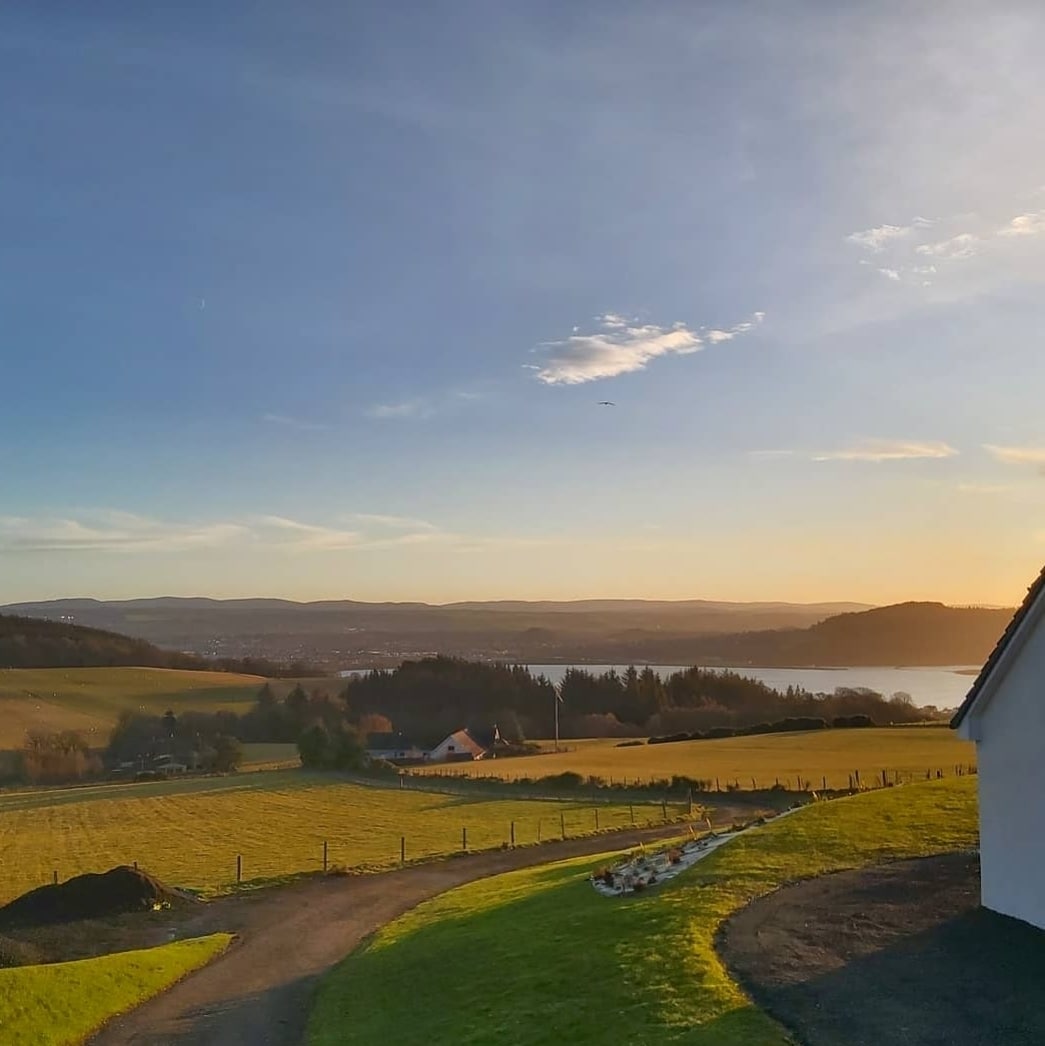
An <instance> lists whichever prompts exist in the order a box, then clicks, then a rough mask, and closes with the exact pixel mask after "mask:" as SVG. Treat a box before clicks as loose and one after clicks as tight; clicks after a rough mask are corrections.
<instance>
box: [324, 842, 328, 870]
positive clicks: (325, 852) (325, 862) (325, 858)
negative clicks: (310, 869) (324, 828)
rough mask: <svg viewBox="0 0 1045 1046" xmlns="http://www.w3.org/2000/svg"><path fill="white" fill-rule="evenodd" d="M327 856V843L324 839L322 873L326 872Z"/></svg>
mask: <svg viewBox="0 0 1045 1046" xmlns="http://www.w3.org/2000/svg"><path fill="white" fill-rule="evenodd" d="M327 855H328V850H327V841H326V839H324V840H323V871H324V872H325V871H326V870H327V865H328V862H327Z"/></svg>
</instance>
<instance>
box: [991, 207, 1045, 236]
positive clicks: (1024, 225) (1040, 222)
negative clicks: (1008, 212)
mask: <svg viewBox="0 0 1045 1046" xmlns="http://www.w3.org/2000/svg"><path fill="white" fill-rule="evenodd" d="M998 235H999V236H1042V235H1045V211H1034V212H1033V213H1031V214H1017V215H1016V217H1015V218H1013V219H1012V221H1010V222H1009V224H1008V225H1005V226H1003V227H1002V228H1000V229H999V230H998Z"/></svg>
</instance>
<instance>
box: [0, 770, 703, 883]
mask: <svg viewBox="0 0 1045 1046" xmlns="http://www.w3.org/2000/svg"><path fill="white" fill-rule="evenodd" d="M595 810H596V808H595V807H594V806H593V805H592V804H591V803H590V802H588V803H580V802H556V801H540V800H534V801H517V800H491V799H482V798H471V797H463V796H448V795H438V794H432V793H428V792H417V791H402V790H400V789H398V788H395V789H391V788H383V787H368V786H364V785H359V784H352V783H348V782H346V781H344V780H343V779H339V778H336V777H327V776H323V775H319V774H308V773H305V772H303V771H300V770H298V771H270V772H265V773H253V774H250V773H248V774H236V775H233V776H230V777H227V778H192V779H186V780H182V781H177V780H172V781H151V782H142V783H140V784H126V785H98V786H91V787H84V788H66V789H45V790H27V791H23V792H8V793H3V794H0V852H2V853H3V861H2V862H0V902H2V901H6V900H9V899H11V898H12V897H14V896H16V895H18V894H20V893H23V892H25V891H26V890H29V889H31V888H33V887H35V886H39V885H41V884H43V883H45V882H49V881H50V880H51V878H52V876H53V874H54V873H55V872H57V873H58V876H59V878H61V879H67V878H69V877H71V876H73V875H77V874H79V873H81V872H88V871H103V870H105V869H107V868H111V867H112V866H113V865H117V864H132V863H134V862H138V863H139V864H140V866H141V867H142V868H144V869H146V870H148V871H149V872H151V873H152V874H153V875H156V876H158V877H159V878H160V879H162V880H163V881H164V882H166V883H169V884H170V885H173V886H180V887H187V888H190V889H195V890H200V891H202V892H205V893H215V892H219V891H222V890H225V889H227V888H229V887H231V886H233V885H234V883H235V881H236V857H237V855H242V859H243V861H242V875H243V880H244V881H250V882H264V881H272V880H277V879H280V878H282V877H286V876H291V875H295V874H299V873H303V872H316V871H319V870H320V869H321V868H322V861H323V842H324V840H326V841H327V843H328V861H329V864H330V865H331V866H335V865H336V866H340V867H343V868H346V869H358V870H361V871H363V870H373V869H379V868H388V867H392V866H394V865H395V864H397V863H398V861H399V858H400V840H401V839H402V838H405V840H406V858H407V860H408V861H412V860H418V859H422V858H428V857H433V856H438V855H442V854H452V853H459V852H460V851H461V849H462V830H466V831H467V846H468V848H469V849H470V850H482V849H491V848H495V847H499V846H502V845H505V844H507V843H509V842H510V840H511V831H512V829H511V825H512V823H513V822H514V824H515V842H516V844H517V845H524V844H531V843H535V842H537V841H538V839H539V838H540V839H541V840H546V839H554V838H560V836H561V832H562V827H563V825H565V829H566V834H567V835H569V836H577V835H584V834H590V833H592V832H593V831H595V829H596V812H595ZM597 810H598V814H597V816H598V828H599V830H605V829H609V828H623V827H627V826H628V825H630V824H631V816H632V808H631V807H629V805H628V804H624V803H622V804H616V805H613V804H598V807H597ZM666 810H667V814H668V817H669V818H675V817H681V816H683V815H684V814H685V812H686V810H687V807H686V806H685V805H684V804H675V805H673V804H671V803H668V804H667V806H666ZM634 815H635V823H636V824H638V825H644V824H647V823H651V822H655V823H661V822H662V821H663V808H662V807H661V805H660V804H659V803H657V804H653V805H646V806H642V805H639V804H635V806H634Z"/></svg>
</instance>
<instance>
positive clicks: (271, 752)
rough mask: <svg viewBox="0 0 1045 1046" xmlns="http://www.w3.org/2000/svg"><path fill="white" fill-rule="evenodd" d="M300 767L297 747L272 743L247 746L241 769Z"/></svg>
mask: <svg viewBox="0 0 1045 1046" xmlns="http://www.w3.org/2000/svg"><path fill="white" fill-rule="evenodd" d="M300 765H301V760H300V759H299V758H298V746H297V745H295V744H283V743H281V742H279V741H272V742H267V743H266V742H257V743H251V744H245V745H244V746H243V762H242V763H241V764H240V769H241V770H285V769H288V768H290V767H295V766H300Z"/></svg>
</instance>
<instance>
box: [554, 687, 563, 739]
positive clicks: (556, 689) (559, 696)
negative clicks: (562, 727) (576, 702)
mask: <svg viewBox="0 0 1045 1046" xmlns="http://www.w3.org/2000/svg"><path fill="white" fill-rule="evenodd" d="M553 691H554V693H555V751H556V752H558V750H559V705H560V703H561V702H562V694H560V693H559V687H558V686H555V687H553Z"/></svg>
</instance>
